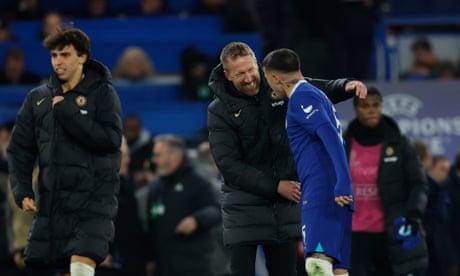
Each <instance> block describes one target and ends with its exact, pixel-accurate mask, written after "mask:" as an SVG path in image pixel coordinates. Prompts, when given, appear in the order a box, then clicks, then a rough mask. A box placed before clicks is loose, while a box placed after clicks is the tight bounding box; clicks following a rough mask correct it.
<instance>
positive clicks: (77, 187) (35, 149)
mask: <svg viewBox="0 0 460 276" xmlns="http://www.w3.org/2000/svg"><path fill="white" fill-rule="evenodd" d="M55 95H63V96H64V100H63V101H62V102H61V103H58V104H57V105H55V107H54V108H52V99H53V97H54V96H55ZM121 136H122V127H121V107H120V102H119V98H118V96H117V94H116V92H115V90H114V89H113V87H112V85H111V81H110V72H109V71H108V69H107V68H106V67H105V66H104V65H102V64H101V63H99V62H96V61H93V60H90V61H88V62H87V63H86V64H85V66H84V78H83V79H82V80H81V81H80V83H79V84H78V85H77V86H76V87H75V88H74V89H72V90H70V91H67V92H66V93H65V94H63V92H62V89H61V87H60V83H59V80H58V79H57V77H56V75H55V74H54V73H53V74H52V75H51V77H50V80H49V82H48V83H47V84H44V85H42V86H39V87H37V88H35V89H33V90H32V91H31V92H30V93H29V94H28V95H27V97H26V99H25V101H24V103H23V106H22V107H21V109H20V111H19V114H18V116H17V120H16V124H15V127H14V129H13V132H12V137H11V142H10V144H9V146H8V161H9V166H10V177H11V186H12V191H13V194H14V197H15V200H16V203H17V204H18V206H20V207H21V206H22V200H23V198H24V197H30V198H33V197H34V194H33V191H32V170H33V168H34V166H35V165H36V162H37V161H38V166H39V169H40V174H39V177H38V194H39V198H38V200H37V199H36V204H37V208H38V210H37V212H36V214H35V219H34V222H33V224H32V226H31V229H30V234H29V237H28V243H27V246H26V249H25V260H26V262H27V263H30V264H43V263H45V264H53V263H61V262H62V263H63V264H64V263H68V262H69V261H70V256H72V255H81V256H85V257H90V258H92V259H93V260H95V261H96V262H97V263H99V262H101V261H102V260H103V259H104V258H105V257H106V255H107V253H108V249H109V247H108V245H109V240H111V239H112V238H113V236H114V226H113V219H114V217H115V215H116V212H117V199H116V195H117V192H118V190H119V177H118V169H119V167H120V150H119V149H120V145H121Z"/></svg>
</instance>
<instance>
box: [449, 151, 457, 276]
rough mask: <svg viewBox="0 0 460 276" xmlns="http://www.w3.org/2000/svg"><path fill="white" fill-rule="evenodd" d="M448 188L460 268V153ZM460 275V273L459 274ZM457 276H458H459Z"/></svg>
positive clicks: (453, 235) (451, 221) (453, 242)
mask: <svg viewBox="0 0 460 276" xmlns="http://www.w3.org/2000/svg"><path fill="white" fill-rule="evenodd" d="M446 188H447V192H448V194H449V197H450V202H451V204H450V208H449V216H448V227H449V232H450V235H451V237H452V245H453V247H454V250H455V258H456V263H457V264H458V265H459V266H460V235H459V234H458V233H460V221H459V219H458V218H459V217H460V151H458V152H457V153H456V155H455V159H454V163H453V164H452V165H451V166H450V169H449V174H448V176H447V179H446ZM459 274H460V273H459ZM459 274H457V275H459Z"/></svg>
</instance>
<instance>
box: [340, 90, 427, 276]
mask: <svg viewBox="0 0 460 276" xmlns="http://www.w3.org/2000/svg"><path fill="white" fill-rule="evenodd" d="M353 106H354V110H355V114H356V118H355V119H353V120H352V121H351V122H350V124H349V125H348V128H347V129H346V131H345V134H344V139H345V142H346V151H347V155H348V162H349V168H350V173H351V179H352V185H353V192H354V195H355V197H354V203H355V213H354V214H353V218H352V245H351V270H350V275H353V276H365V275H368V273H369V270H373V272H374V273H375V275H405V274H408V273H414V272H419V271H423V270H425V269H426V268H427V266H428V254H427V249H426V244H425V241H424V239H423V236H422V235H421V232H422V231H423V229H422V225H421V219H422V216H423V213H424V212H425V207H426V204H427V200H428V195H427V193H428V183H427V180H426V177H425V174H424V172H423V169H422V166H421V164H420V161H419V159H418V157H417V154H416V152H415V150H414V148H413V147H412V145H411V143H410V141H409V140H408V138H407V137H405V136H404V135H403V134H402V133H401V131H400V129H399V127H398V125H397V123H396V121H394V120H393V119H392V118H390V117H388V116H386V115H383V114H382V95H381V94H380V91H379V90H378V89H377V88H375V87H370V88H369V89H368V94H367V97H366V98H365V99H360V98H357V97H355V98H354V100H353Z"/></svg>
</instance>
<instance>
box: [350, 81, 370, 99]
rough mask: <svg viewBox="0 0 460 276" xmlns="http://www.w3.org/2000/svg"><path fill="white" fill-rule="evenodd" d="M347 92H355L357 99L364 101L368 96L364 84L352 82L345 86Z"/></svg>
mask: <svg viewBox="0 0 460 276" xmlns="http://www.w3.org/2000/svg"><path fill="white" fill-rule="evenodd" d="M345 91H346V92H354V93H355V95H356V96H357V97H359V98H360V99H364V98H366V96H367V87H366V85H365V84H364V83H362V82H360V81H356V80H352V81H349V82H347V84H345Z"/></svg>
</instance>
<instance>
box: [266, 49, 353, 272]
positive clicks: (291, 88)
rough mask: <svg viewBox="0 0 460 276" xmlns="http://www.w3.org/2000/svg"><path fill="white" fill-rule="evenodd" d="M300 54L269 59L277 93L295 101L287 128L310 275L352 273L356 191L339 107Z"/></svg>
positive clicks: (287, 51) (282, 52) (289, 52)
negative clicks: (313, 79) (311, 79)
mask: <svg viewBox="0 0 460 276" xmlns="http://www.w3.org/2000/svg"><path fill="white" fill-rule="evenodd" d="M300 68H301V67H300V60H299V56H298V55H297V53H295V52H294V51H292V50H290V49H285V48H284V49H278V50H274V51H272V52H270V53H269V54H268V55H267V56H266V57H265V58H264V61H263V71H264V75H265V78H266V79H267V82H268V83H269V85H270V87H271V88H272V89H273V92H274V93H275V94H276V96H277V98H280V99H286V100H289V103H288V110H287V115H286V132H287V135H288V137H289V141H290V144H291V149H292V153H293V155H294V159H295V162H296V166H297V172H298V174H299V179H300V181H301V193H300V195H296V200H297V201H298V202H300V206H301V225H302V236H303V243H304V258H305V270H306V272H307V274H308V275H318V276H319V275H332V274H334V275H348V269H349V268H350V243H351V216H352V213H353V209H354V206H353V191H352V188H351V177H350V172H349V170H348V165H347V158H346V156H345V149H344V145H343V139H342V127H341V125H340V121H339V119H338V118H337V114H336V111H335V107H334V106H333V104H332V102H331V101H330V100H329V99H328V98H327V96H326V95H325V94H324V92H322V91H321V90H319V89H317V88H316V87H314V86H313V85H311V84H310V83H308V82H307V81H306V80H305V79H304V77H303V75H302V72H301V69H300Z"/></svg>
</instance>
